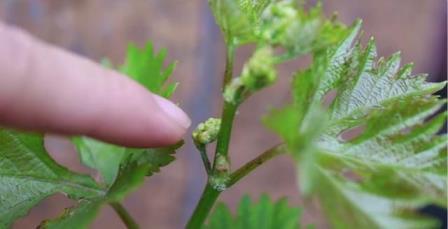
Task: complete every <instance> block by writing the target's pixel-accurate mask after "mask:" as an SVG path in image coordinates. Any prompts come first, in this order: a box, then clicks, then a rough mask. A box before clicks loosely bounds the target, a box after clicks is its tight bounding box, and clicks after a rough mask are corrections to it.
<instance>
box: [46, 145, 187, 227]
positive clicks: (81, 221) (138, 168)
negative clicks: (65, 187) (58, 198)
mask: <svg viewBox="0 0 448 229" xmlns="http://www.w3.org/2000/svg"><path fill="white" fill-rule="evenodd" d="M182 144H183V143H182V142H180V143H178V144H176V145H173V146H171V147H165V148H153V149H127V151H126V152H125V153H126V154H125V156H124V157H126V158H124V159H123V161H122V163H121V165H120V168H119V171H118V173H117V174H116V178H115V180H114V183H113V184H111V185H110V187H109V188H108V190H107V192H105V193H104V195H101V196H97V197H96V198H94V199H92V200H83V201H81V202H80V203H79V205H78V206H76V207H73V208H69V209H66V211H65V213H64V214H63V215H62V216H60V217H58V218H56V219H52V220H47V221H44V222H43V223H42V224H41V227H42V228H65V227H64V226H67V228H68V227H69V226H70V225H77V227H76V228H87V226H88V225H89V224H90V222H91V221H93V219H94V218H95V216H96V214H97V213H98V210H99V209H100V208H101V206H102V205H104V204H107V203H115V202H120V201H122V200H123V199H124V198H125V197H126V196H127V195H128V194H129V193H131V192H132V191H134V190H135V189H136V188H138V186H140V185H141V184H142V183H143V181H144V178H145V177H146V176H151V175H153V174H154V173H155V172H158V171H159V170H160V167H162V166H165V165H168V164H169V163H170V162H172V161H173V160H174V157H173V154H174V152H175V150H176V149H177V148H179V147H180V146H182ZM72 222H76V224H72Z"/></svg>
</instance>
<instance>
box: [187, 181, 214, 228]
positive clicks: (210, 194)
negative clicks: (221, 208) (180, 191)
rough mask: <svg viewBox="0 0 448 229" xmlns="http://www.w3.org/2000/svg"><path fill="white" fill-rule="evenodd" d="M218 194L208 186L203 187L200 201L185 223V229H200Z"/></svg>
mask: <svg viewBox="0 0 448 229" xmlns="http://www.w3.org/2000/svg"><path fill="white" fill-rule="evenodd" d="M219 194H220V192H219V191H217V190H215V189H214V188H213V187H212V186H211V185H210V184H207V185H206V186H205V189H204V192H202V196H201V199H200V200H199V203H198V205H197V206H196V209H195V210H194V212H193V215H192V216H191V218H190V220H189V221H188V223H187V226H186V228H187V229H197V228H201V227H202V224H204V222H205V219H206V218H207V216H208V214H209V212H210V210H211V209H212V207H213V205H214V204H215V201H216V200H217V199H218V196H219Z"/></svg>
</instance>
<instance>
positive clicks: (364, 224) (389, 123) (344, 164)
mask: <svg viewBox="0 0 448 229" xmlns="http://www.w3.org/2000/svg"><path fill="white" fill-rule="evenodd" d="M359 31H360V23H355V25H354V26H352V27H351V29H350V33H348V34H347V36H346V37H345V39H343V40H342V41H341V42H340V43H339V44H338V45H334V46H329V47H328V48H325V49H321V50H316V51H315V52H314V56H313V64H312V65H311V66H310V67H309V68H308V69H306V70H304V71H301V72H298V73H297V74H296V75H295V76H294V82H293V101H294V102H293V105H291V107H292V108H287V109H289V111H288V112H289V113H288V114H286V115H285V114H283V116H278V113H279V112H280V113H281V112H284V111H274V112H273V113H272V114H271V115H269V116H268V117H267V118H266V119H265V123H266V125H267V126H268V127H269V128H270V129H272V130H274V131H275V132H277V133H278V134H279V135H280V136H281V137H282V138H283V139H284V141H285V143H286V144H287V145H288V148H289V150H290V151H291V154H292V155H293V157H294V158H295V159H296V160H297V162H298V165H299V172H301V171H302V169H301V168H300V166H301V165H302V166H303V163H304V162H301V158H303V157H305V158H313V160H312V162H313V165H314V166H309V167H311V171H312V173H311V174H312V176H313V177H314V178H313V179H312V180H315V181H316V182H313V183H312V184H311V186H312V187H314V188H313V189H312V190H315V192H314V193H316V194H317V195H318V196H319V198H320V200H321V203H322V205H323V206H324V210H325V211H326V213H327V215H328V217H329V219H330V222H331V223H332V224H333V226H334V227H335V228H346V227H359V228H428V227H431V226H434V225H435V222H434V221H433V220H431V219H428V218H426V217H423V216H421V215H418V214H417V211H416V210H417V209H418V208H419V207H422V206H425V205H426V204H437V205H441V206H445V207H446V203H447V183H446V174H447V168H446V163H447V157H446V156H447V153H446V147H447V143H446V142H447V141H446V136H444V135H436V134H437V132H438V130H439V129H440V128H441V127H442V126H443V124H444V123H445V120H446V114H441V115H438V116H436V117H432V116H433V115H434V113H436V112H437V111H438V110H440V108H441V107H442V106H443V105H444V104H445V101H443V100H440V99H439V98H438V97H437V96H434V95H431V94H432V93H434V92H436V91H439V90H441V89H442V88H443V87H444V86H445V82H443V83H429V82H426V81H425V75H411V70H412V65H410V64H407V65H405V66H403V67H401V68H400V55H399V54H394V55H392V56H391V57H390V58H387V59H385V58H380V59H379V60H378V61H377V60H376V59H377V55H376V47H375V42H374V40H373V39H371V40H370V41H369V43H368V44H367V47H365V48H363V47H361V45H360V44H359V43H356V39H357V36H358V33H359ZM331 93H335V94H336V95H335V97H334V99H333V100H332V101H331V103H330V105H329V107H328V108H327V109H326V110H327V112H325V113H327V114H326V115H321V117H320V118H316V119H315V120H313V121H301V120H306V118H307V117H310V116H311V117H316V115H318V113H319V112H317V113H316V108H315V107H316V106H320V104H322V103H323V101H324V100H327V99H328V98H326V97H327V96H326V95H328V94H331ZM285 116H287V117H289V118H285ZM428 119H430V120H429V121H427V120H428ZM285 120H293V121H292V122H291V123H290V124H294V125H295V127H291V126H287V123H286V121H285ZM322 123H325V124H324V127H323V128H321V126H322ZM306 126H314V127H319V128H316V129H318V131H319V133H318V134H316V129H313V128H306ZM356 131H357V132H358V134H356ZM350 135H351V136H350ZM303 142H308V143H309V142H312V144H313V147H312V148H311V149H312V150H307V146H306V145H304V144H303ZM308 149H309V147H308ZM307 154H313V155H314V156H306V155H307ZM306 163H310V161H308V162H306ZM308 171H310V170H308ZM307 176H308V175H305V176H303V175H302V177H301V180H300V182H301V184H302V182H304V181H303V177H304V178H305V182H306V180H310V178H306V177H307ZM308 186H309V185H308ZM308 190H310V189H308Z"/></svg>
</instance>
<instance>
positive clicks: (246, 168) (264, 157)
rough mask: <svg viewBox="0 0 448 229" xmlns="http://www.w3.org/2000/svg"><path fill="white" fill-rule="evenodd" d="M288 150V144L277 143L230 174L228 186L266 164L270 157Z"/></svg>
mask: <svg viewBox="0 0 448 229" xmlns="http://www.w3.org/2000/svg"><path fill="white" fill-rule="evenodd" d="M285 152H286V146H285V145H284V144H280V145H276V146H274V147H272V148H271V149H269V150H267V151H265V152H264V153H262V154H261V155H259V156H258V157H256V158H255V159H253V160H252V161H250V162H248V163H246V164H245V165H243V166H242V167H241V168H239V169H238V170H236V171H235V172H233V173H232V174H231V175H230V181H229V183H228V184H227V187H230V186H232V185H234V184H235V183H237V182H238V181H239V180H241V178H243V177H245V176H246V175H247V174H249V173H250V172H252V171H253V170H255V169H256V168H257V167H258V166H260V165H262V164H264V163H265V162H267V161H269V160H270V159H272V158H274V157H275V156H277V155H280V154H283V153H285Z"/></svg>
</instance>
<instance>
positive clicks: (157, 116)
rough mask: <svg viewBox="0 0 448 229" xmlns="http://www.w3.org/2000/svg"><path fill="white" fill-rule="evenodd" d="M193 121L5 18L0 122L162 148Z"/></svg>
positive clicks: (0, 41) (0, 44)
mask: <svg viewBox="0 0 448 229" xmlns="http://www.w3.org/2000/svg"><path fill="white" fill-rule="evenodd" d="M190 123H191V122H190V119H189V118H188V116H187V115H186V114H185V113H184V112H183V111H182V110H181V109H180V108H179V107H177V106H176V105H175V104H173V103H172V102H170V101H168V100H166V99H163V98H161V97H159V96H157V95H154V94H151V93H150V92H148V91H147V90H146V89H145V88H144V87H142V86H140V85H139V84H138V83H136V82H134V81H132V80H131V79H129V78H127V77H126V76H124V75H121V74H120V73H118V72H115V71H112V70H108V69H105V68H103V67H101V66H100V65H98V64H96V63H94V62H92V61H90V60H87V59H85V58H82V57H80V56H77V55H75V54H72V53H69V52H67V51H64V50H62V49H59V48H57V47H54V46H52V45H49V44H46V43H44V42H42V41H40V40H38V39H36V38H33V37H32V36H31V35H29V34H28V33H26V32H24V31H23V30H20V29H18V28H14V27H10V26H7V25H5V24H3V23H1V22H0V126H3V127H8V128H17V129H23V130H28V131H39V132H46V133H57V134H63V135H87V136H91V137H94V138H97V139H101V140H103V141H106V142H111V143H115V144H119V145H125V146H131V147H157V146H164V145H168V144H173V143H175V142H177V141H179V140H180V139H181V138H182V136H183V135H184V134H185V132H186V130H187V128H188V127H189V126H190Z"/></svg>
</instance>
